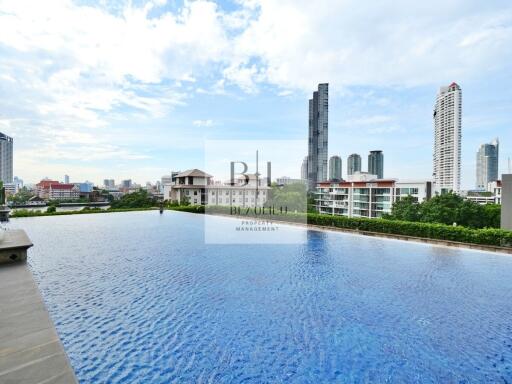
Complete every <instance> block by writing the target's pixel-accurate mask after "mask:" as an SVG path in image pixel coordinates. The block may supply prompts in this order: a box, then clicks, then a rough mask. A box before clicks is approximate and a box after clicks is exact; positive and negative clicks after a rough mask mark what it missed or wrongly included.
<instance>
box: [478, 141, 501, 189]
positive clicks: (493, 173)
mask: <svg viewBox="0 0 512 384" xmlns="http://www.w3.org/2000/svg"><path fill="white" fill-rule="evenodd" d="M499 146H500V144H499V140H498V139H497V138H496V139H494V140H493V141H492V142H491V143H489V144H482V145H481V146H480V149H479V150H478V152H477V153H476V188H477V189H482V190H485V189H487V184H489V183H490V182H491V181H496V180H498V179H499V175H498V160H499V157H498V155H499Z"/></svg>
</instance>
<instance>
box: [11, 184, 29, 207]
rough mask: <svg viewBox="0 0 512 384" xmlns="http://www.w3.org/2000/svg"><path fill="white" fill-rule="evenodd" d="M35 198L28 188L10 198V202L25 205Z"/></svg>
mask: <svg viewBox="0 0 512 384" xmlns="http://www.w3.org/2000/svg"><path fill="white" fill-rule="evenodd" d="M33 196H34V194H33V193H32V192H30V191H29V190H28V189H27V187H23V188H21V189H20V190H19V191H18V192H17V193H16V194H14V195H11V196H9V197H8V200H9V201H12V202H13V203H14V204H19V205H23V204H25V203H26V202H27V201H29V200H30V199H31V198H32V197H33Z"/></svg>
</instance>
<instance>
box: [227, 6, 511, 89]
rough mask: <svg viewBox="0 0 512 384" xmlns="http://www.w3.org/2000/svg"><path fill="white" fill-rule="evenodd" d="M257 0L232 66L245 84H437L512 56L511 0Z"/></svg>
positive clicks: (303, 86)
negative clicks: (254, 14) (508, 1)
mask: <svg viewBox="0 0 512 384" xmlns="http://www.w3.org/2000/svg"><path fill="white" fill-rule="evenodd" d="M251 3H252V4H251V6H252V7H254V3H255V2H254V1H253V2H251ZM256 3H257V7H256V9H257V11H258V17H257V19H256V20H254V21H252V22H251V23H250V24H249V26H248V28H246V29H245V30H244V32H243V33H242V34H241V35H240V36H238V37H236V38H235V53H234V60H235V64H232V65H231V67H230V68H231V70H230V71H228V72H226V73H225V75H226V76H227V77H228V78H229V79H230V80H231V81H233V82H235V83H241V86H242V87H243V88H247V87H248V84H251V82H252V83H258V82H270V83H273V84H277V85H279V86H281V87H293V88H301V89H304V90H311V89H313V87H314V86H315V85H316V83H318V82H322V81H328V82H330V83H332V84H335V85H336V87H335V88H334V89H341V88H342V87H345V86H354V85H377V86H395V85H399V86H416V85H422V84H435V85H436V86H437V85H439V83H440V82H442V81H450V80H451V79H465V78H467V77H472V76H478V75H484V74H485V72H486V71H487V70H488V69H489V67H490V66H491V67H492V68H495V67H496V66H498V67H499V66H501V67H504V66H506V65H508V64H507V63H508V62H509V61H510V59H512V8H511V7H510V5H508V4H506V3H505V4H504V3H503V2H498V1H495V2H493V1H490V2H486V3H485V4H484V3H482V2H480V1H476V0H464V1H463V0H457V1H452V2H450V3H448V4H447V3H446V2H445V1H441V0H436V1H431V2H429V3H428V4H427V3H418V2H416V3H414V5H411V3H410V2H408V1H403V0H402V1H395V0H393V1H391V0H388V1H381V2H377V3H376V2H361V1H356V0H345V1H339V0H326V1H322V2H312V1H309V0H260V1H257V2H256ZM439 9H442V10H443V12H442V13H441V12H439ZM255 63H256V64H255ZM252 88H254V86H252ZM252 88H251V89H252Z"/></svg>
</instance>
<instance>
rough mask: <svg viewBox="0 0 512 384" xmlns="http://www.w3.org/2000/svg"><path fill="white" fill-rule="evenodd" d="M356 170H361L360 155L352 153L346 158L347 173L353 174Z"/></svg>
mask: <svg viewBox="0 0 512 384" xmlns="http://www.w3.org/2000/svg"><path fill="white" fill-rule="evenodd" d="M356 172H361V156H359V155H358V154H357V153H353V154H351V155H350V156H349V157H348V159H347V175H353V174H354V173H356Z"/></svg>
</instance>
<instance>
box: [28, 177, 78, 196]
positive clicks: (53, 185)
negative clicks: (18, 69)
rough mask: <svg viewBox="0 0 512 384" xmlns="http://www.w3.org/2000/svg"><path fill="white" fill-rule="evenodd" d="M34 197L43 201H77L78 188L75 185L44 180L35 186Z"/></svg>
mask: <svg viewBox="0 0 512 384" xmlns="http://www.w3.org/2000/svg"><path fill="white" fill-rule="evenodd" d="M36 195H37V196H38V197H40V198H42V199H45V200H77V199H78V198H79V197H80V188H79V187H78V186H77V185H75V184H65V183H61V182H59V181H56V180H49V179H44V180H41V181H40V182H39V183H37V184H36Z"/></svg>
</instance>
